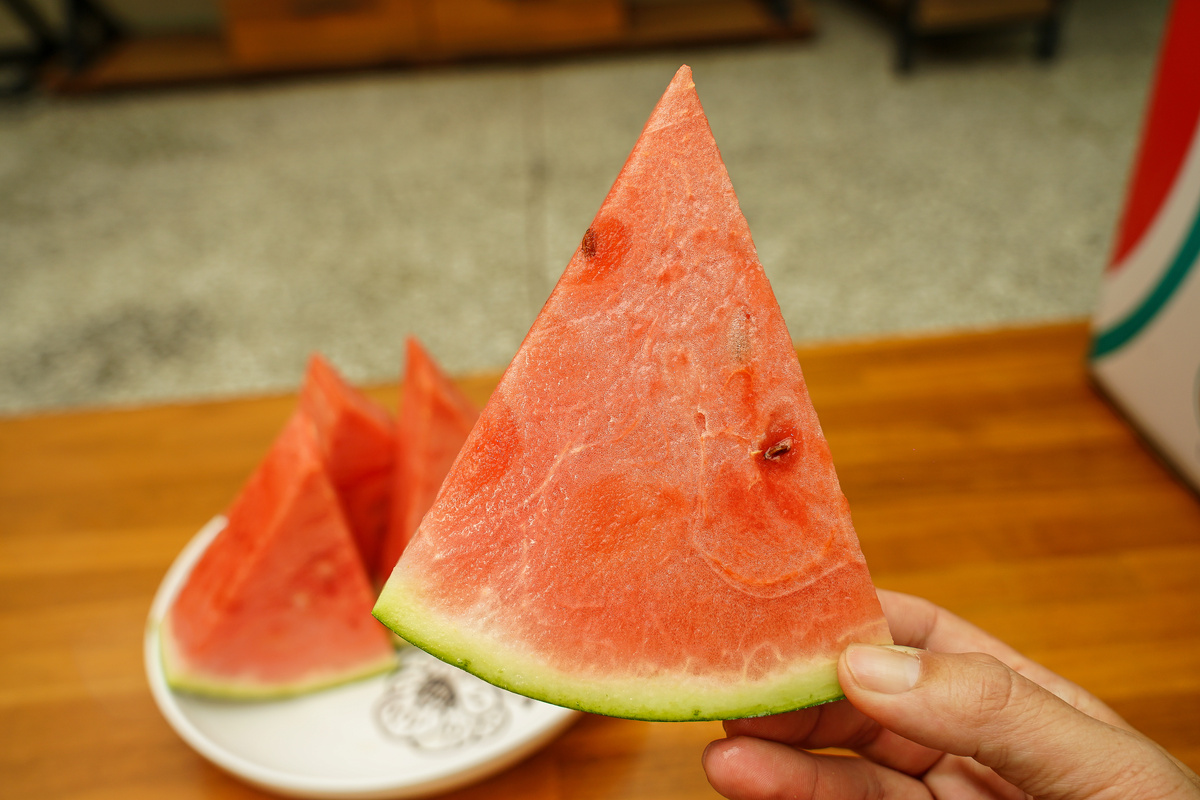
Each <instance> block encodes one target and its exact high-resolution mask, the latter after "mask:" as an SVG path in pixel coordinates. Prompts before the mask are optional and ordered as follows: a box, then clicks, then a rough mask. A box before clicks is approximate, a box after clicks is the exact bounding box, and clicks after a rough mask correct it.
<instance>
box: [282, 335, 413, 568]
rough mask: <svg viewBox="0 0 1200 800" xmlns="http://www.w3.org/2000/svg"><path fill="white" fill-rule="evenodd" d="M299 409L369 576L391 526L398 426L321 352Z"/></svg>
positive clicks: (310, 370)
mask: <svg viewBox="0 0 1200 800" xmlns="http://www.w3.org/2000/svg"><path fill="white" fill-rule="evenodd" d="M300 411H301V413H303V414H305V415H307V416H308V418H309V419H310V420H312V422H313V424H314V426H315V431H316V435H317V447H318V449H319V452H320V454H321V461H322V463H324V465H325V471H326V473H327V474H328V475H329V479H330V481H331V482H332V483H333V488H334V490H335V491H336V492H337V496H338V499H339V501H341V504H342V510H343V511H344V512H345V514H346V521H347V522H348V523H349V524H350V531H351V533H353V534H354V541H355V543H356V544H357V546H358V552H359V554H360V555H361V557H362V562H363V567H364V568H365V569H366V570H367V573H368V574H374V573H375V571H376V566H375V565H376V562H377V560H378V558H379V547H380V543H381V541H382V539H383V536H384V534H385V532H386V531H387V525H388V510H389V505H390V498H391V490H392V470H393V465H394V461H395V454H396V431H395V424H394V423H393V422H392V418H391V416H390V415H389V414H388V412H387V410H386V409H384V407H383V406H381V405H380V404H379V403H376V402H375V401H374V400H372V399H371V398H369V397H367V396H366V395H365V394H363V393H362V392H361V391H359V390H358V389H356V388H354V387H353V386H351V385H350V384H348V383H346V382H345V381H344V380H342V377H341V376H340V375H339V374H338V373H337V370H335V369H334V368H333V366H332V365H330V363H329V362H328V361H326V360H325V359H324V358H322V357H321V356H320V355H317V354H314V355H313V356H312V357H311V358H310V359H309V362H308V371H307V372H306V374H305V376H304V388H303V389H302V390H301V392H300Z"/></svg>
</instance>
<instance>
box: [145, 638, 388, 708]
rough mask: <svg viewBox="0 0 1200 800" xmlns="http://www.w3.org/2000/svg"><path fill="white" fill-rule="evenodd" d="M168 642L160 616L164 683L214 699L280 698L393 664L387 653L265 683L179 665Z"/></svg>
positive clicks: (380, 671) (355, 678)
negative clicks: (358, 662)
mask: <svg viewBox="0 0 1200 800" xmlns="http://www.w3.org/2000/svg"><path fill="white" fill-rule="evenodd" d="M172 641H173V640H172V638H171V634H170V624H169V621H168V620H167V619H164V620H163V621H162V622H161V623H159V626H158V642H159V655H160V658H161V660H162V667H163V678H164V679H165V680H166V682H167V686H169V687H170V688H171V689H172V690H174V691H178V692H185V693H187V694H194V695H198V696H202V697H209V698H213V699H217V700H284V699H287V698H291V697H298V696H300V695H305V694H311V693H313V692H319V691H323V690H325V689H332V688H333V687H335V686H342V685H344V684H348V683H354V682H357V681H360V680H366V679H367V678H372V677H374V676H376V675H381V674H383V673H386V672H390V671H391V670H393V669H395V668H396V664H397V661H396V656H395V654H394V653H388V654H387V655H385V656H382V657H380V658H378V659H376V660H373V661H369V662H365V663H363V664H361V665H358V666H356V667H354V668H352V669H348V670H338V671H331V672H325V673H320V674H316V675H310V676H308V677H306V678H304V679H303V680H299V681H293V682H290V683H269V684H268V683H260V682H256V681H246V680H236V679H229V678H225V677H222V676H217V675H211V676H205V675H203V674H201V673H199V672H198V671H196V670H193V669H188V668H187V667H185V666H184V665H183V659H182V658H180V656H179V655H178V654H176V653H174V648H172V647H171V644H170V643H171V642H172Z"/></svg>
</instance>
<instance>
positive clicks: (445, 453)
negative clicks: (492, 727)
mask: <svg viewBox="0 0 1200 800" xmlns="http://www.w3.org/2000/svg"><path fill="white" fill-rule="evenodd" d="M407 349H408V357H407V360H406V362H405V363H406V366H405V369H404V390H403V394H402V396H401V400H400V417H399V420H398V421H397V425H396V445H395V447H396V450H395V452H396V469H395V477H394V479H393V481H392V516H391V524H390V526H389V528H388V532H387V536H386V538H385V539H384V541H383V546H382V547H381V548H380V553H379V563H378V566H377V573H376V574H377V579H378V580H379V583H380V584H381V585H382V583H383V582H384V581H386V580H387V577H388V575H390V574H391V573H392V568H393V567H394V566H396V562H397V561H398V560H399V559H400V554H401V553H403V552H404V548H405V546H406V545H407V544H408V540H409V539H411V538H412V535H413V533H414V532H415V531H416V530H417V525H419V524H420V522H421V518H422V517H424V516H425V512H426V511H428V510H429V508H430V506H432V505H433V500H434V498H435V497H436V496H437V493H438V489H440V488H441V486H442V481H443V480H444V479H445V477H446V473H447V472H449V471H450V465H451V464H453V463H454V457H455V456H457V455H458V451H459V449H461V448H462V445H463V442H465V441H466V440H467V434H468V433H470V432H471V427H472V426H473V425H474V424H475V420H476V419H477V418H478V417H479V409H477V408H476V407H475V405H474V404H473V403H472V402H471V401H470V400H468V399H467V397H466V396H465V395H464V394H463V393H462V392H461V391H459V389H458V387H457V386H455V385H454V384H453V383H451V382H450V379H449V378H447V377H446V375H445V374H444V373H443V372H442V371H441V370H440V369H439V368H438V366H437V364H436V363H435V362H434V360H433V359H432V358H431V357H430V355H429V353H427V352H426V351H425V348H424V347H422V346H421V343H420V342H418V341H417V340H416V339H415V338H414V337H411V336H410V337H409V338H408V343H407Z"/></svg>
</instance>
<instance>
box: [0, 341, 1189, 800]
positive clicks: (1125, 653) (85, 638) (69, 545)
mask: <svg viewBox="0 0 1200 800" xmlns="http://www.w3.org/2000/svg"><path fill="white" fill-rule="evenodd" d="M1085 342H1086V330H1085V328H1084V326H1083V325H1082V324H1064V325H1057V326H1050V327H1038V328H1031V329H1022V330H1011V331H1004V332H992V333H984V334H970V335H957V336H950V337H941V338H932V339H911V340H887V341H880V342H870V343H855V344H840V345H832V346H829V345H825V346H817V347H811V348H802V349H801V351H800V358H801V363H802V365H803V366H804V370H805V374H806V377H807V379H808V382H809V386H810V389H811V392H812V396H813V400H814V402H815V404H816V406H817V410H818V413H819V414H820V415H821V419H822V422H823V424H824V427H825V430H826V434H827V435H828V438H829V440H830V443H831V445H832V448H833V453H834V458H835V461H836V463H837V465H838V471H839V474H840V476H841V479H842V483H843V487H844V489H845V491H846V494H847V496H848V497H849V499H850V503H851V507H852V509H853V512H854V518H855V522H856V526H857V528H858V531H859V535H860V538H861V540H862V544H863V550H864V551H865V553H866V556H867V561H868V563H869V564H870V565H871V568H872V573H873V575H874V577H875V579H876V583H877V584H878V585H880V586H883V587H887V588H891V589H898V590H902V591H907V592H913V593H916V594H921V595H924V596H926V597H929V598H931V599H933V600H935V601H937V602H938V603H941V604H942V605H944V606H946V607H948V608H950V609H952V610H954V611H956V612H958V613H959V614H962V615H963V616H965V617H967V618H968V619H970V620H973V621H975V622H976V623H978V624H980V625H982V626H984V627H986V628H988V629H990V630H991V631H993V632H995V633H996V634H998V635H1000V636H1001V637H1003V638H1005V639H1007V640H1008V641H1010V642H1011V643H1012V644H1014V645H1015V646H1017V647H1018V648H1019V649H1021V650H1024V651H1025V652H1026V653H1028V654H1029V655H1031V656H1033V657H1034V658H1036V659H1038V660H1040V661H1042V662H1043V663H1045V664H1047V665H1048V666H1050V667H1051V668H1053V669H1055V670H1057V671H1058V672H1060V673H1062V674H1064V675H1066V676H1068V677H1070V678H1072V679H1074V680H1076V681H1077V682H1079V683H1082V684H1083V685H1085V686H1086V687H1088V688H1090V689H1091V690H1092V691H1093V692H1095V693H1096V694H1098V695H1099V696H1100V697H1101V698H1103V699H1104V700H1106V701H1107V702H1109V703H1110V704H1111V705H1112V706H1114V707H1115V708H1116V709H1117V711H1118V712H1120V713H1121V714H1123V715H1124V716H1125V717H1126V718H1127V719H1128V720H1130V722H1132V723H1133V724H1134V725H1135V726H1137V727H1138V728H1140V729H1141V730H1143V731H1144V732H1145V733H1147V734H1148V735H1150V736H1151V737H1153V738H1154V739H1156V740H1157V741H1158V742H1160V743H1161V744H1162V745H1164V746H1165V747H1166V748H1167V749H1169V750H1170V751H1171V752H1173V753H1174V754H1175V755H1177V756H1178V757H1179V758H1181V759H1182V760H1183V761H1185V762H1186V763H1188V764H1190V765H1191V766H1192V767H1193V768H1200V502H1198V501H1197V497H1196V496H1195V495H1194V494H1193V493H1191V492H1190V491H1188V490H1187V489H1186V488H1184V486H1183V485H1182V484H1181V483H1180V482H1178V481H1177V480H1176V479H1175V478H1174V477H1173V476H1172V475H1171V473H1170V472H1169V471H1168V470H1166V469H1165V468H1164V467H1163V466H1161V465H1160V464H1159V463H1158V462H1157V461H1156V459H1155V458H1154V457H1153V456H1152V455H1151V454H1150V453H1149V452H1148V451H1147V450H1146V449H1145V448H1144V447H1143V446H1142V445H1141V444H1140V442H1139V440H1138V439H1137V438H1136V437H1135V436H1134V435H1133V434H1132V433H1131V432H1130V430H1129V429H1128V428H1127V427H1126V425H1125V424H1124V423H1123V422H1122V421H1121V419H1120V418H1119V417H1118V416H1117V415H1116V414H1115V413H1114V412H1113V411H1112V410H1111V409H1110V408H1109V406H1108V405H1107V404H1106V403H1105V402H1104V401H1103V400H1101V399H1100V397H1099V396H1098V395H1097V394H1096V392H1095V391H1094V389H1093V388H1092V387H1091V386H1090V385H1089V383H1088V381H1087V378H1086V374H1085V371H1084V362H1083V353H1084V351H1085ZM496 379H497V376H490V377H481V378H474V379H468V380H464V381H463V382H462V383H463V385H464V386H465V388H466V389H467V390H468V392H469V393H471V394H472V395H473V396H474V397H475V398H476V399H478V400H480V401H482V400H483V399H484V398H485V397H486V396H487V394H488V392H489V391H490V389H491V387H492V386H493V385H494V384H495V381H496ZM372 391H373V393H374V394H376V396H378V397H380V398H381V399H384V400H385V402H387V403H388V404H389V405H391V406H394V405H395V402H396V397H395V395H396V389H395V387H394V386H393V387H382V388H379V389H377V390H372ZM293 402H294V398H293V397H276V398H265V399H263V398H259V399H244V400H234V401H228V402H213V403H200V404H189V405H172V406H163V407H152V408H144V409H137V410H120V411H99V412H83V413H69V414H60V415H46V416H32V417H24V418H16V419H7V420H0V643H2V644H0V796H3V797H12V798H26V799H28V798H66V797H70V798H88V799H89V800H100V798H114V799H115V798H120V799H121V800H137V798H156V799H158V798H248V797H259V796H262V795H261V793H259V792H258V791H256V790H253V789H251V788H249V787H247V786H244V785H243V784H241V783H239V782H238V781H237V780H235V779H233V778H230V777H228V776H226V775H224V774H223V773H221V772H220V771H219V770H217V769H215V768H213V767H211V766H209V765H208V764H207V762H205V761H204V760H203V759H202V758H201V757H200V756H198V755H196V754H195V753H194V752H193V751H191V750H190V749H189V748H188V747H187V746H186V745H185V744H184V743H183V742H182V741H181V740H180V739H179V738H177V737H176V736H175V734H174V733H173V732H172V731H171V729H170V728H169V727H168V726H167V724H166V722H165V721H164V720H163V719H162V717H161V716H160V715H159V714H158V712H157V710H156V708H155V706H154V704H153V702H152V700H151V697H150V694H149V692H148V690H147V687H146V681H145V678H144V676H143V671H142V654H141V647H142V629H143V625H144V622H145V618H146V612H147V609H148V606H149V603H150V599H151V596H152V595H153V593H154V591H155V588H156V586H157V585H158V583H159V580H160V579H161V578H162V575H163V572H164V571H165V570H166V568H167V566H168V565H169V564H170V563H171V561H172V559H174V557H175V556H176V554H177V553H178V552H179V550H180V548H181V547H182V546H183V545H184V543H185V542H187V541H188V539H189V538H190V537H191V536H192V535H193V534H194V533H195V532H196V530H197V529H199V528H200V526H201V525H202V524H203V523H204V522H205V521H206V520H208V519H209V518H210V517H211V516H213V514H214V513H217V512H219V511H221V510H222V509H223V508H224V507H225V506H226V504H227V503H228V502H229V501H230V499H231V498H232V497H233V495H234V493H235V492H236V491H237V489H238V487H239V486H240V484H241V483H242V481H243V480H245V478H246V477H247V475H248V474H249V473H250V471H251V470H252V469H253V467H254V465H255V464H256V462H257V460H258V459H259V458H260V457H261V456H262V455H263V453H264V452H265V450H266V448H267V446H268V444H269V442H270V441H271V439H272V438H273V437H274V436H275V434H276V433H277V432H278V430H279V429H280V427H281V425H282V423H283V421H284V419H285V417H286V416H287V415H288V414H289V413H290V411H291V409H292V404H293ZM719 735H720V725H719V724H718V723H678V724H670V723H644V722H632V721H627V720H615V719H606V718H602V717H589V716H585V717H583V718H582V719H581V720H580V721H579V722H578V723H577V724H576V725H575V726H574V727H572V728H571V729H570V730H568V731H567V732H566V733H565V734H564V735H563V736H562V737H561V738H559V739H558V740H556V741H555V742H554V743H553V744H551V745H550V746H549V747H547V748H546V749H545V750H543V751H541V752H540V753H538V754H537V755H535V756H533V757H532V758H530V759H528V760H526V761H525V762H523V763H522V764H520V765H518V766H516V767H514V768H511V769H509V770H508V771H506V772H504V773H502V774H500V775H498V776H495V777H493V778H491V779H489V780H488V781H486V782H485V783H483V784H479V785H477V786H474V787H472V788H469V789H466V790H463V791H460V792H458V793H456V794H454V795H453V796H454V797H462V798H466V797H472V798H474V797H478V798H510V797H511V798H517V797H520V798H559V797H562V798H617V797H620V798H659V799H661V798H701V797H713V796H715V793H714V792H712V790H711V789H710V788H709V787H708V784H707V782H706V781H705V779H704V775H703V773H702V771H701V769H700V761H699V759H700V752H701V750H702V748H703V747H704V745H705V744H706V743H707V742H708V741H709V740H711V739H712V738H714V737H717V736H719Z"/></svg>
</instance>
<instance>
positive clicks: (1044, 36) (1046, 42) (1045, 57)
mask: <svg viewBox="0 0 1200 800" xmlns="http://www.w3.org/2000/svg"><path fill="white" fill-rule="evenodd" d="M1064 5H1066V4H1065V3H1063V2H1056V3H1052V4H1051V7H1050V13H1048V14H1047V15H1046V18H1045V19H1044V20H1042V22H1041V23H1040V24H1039V25H1038V36H1037V45H1036V50H1035V52H1036V53H1037V57H1038V58H1039V59H1041V60H1042V61H1050V60H1051V59H1053V58H1054V56H1055V55H1057V54H1058V43H1059V39H1060V38H1061V37H1062V15H1063V6H1064Z"/></svg>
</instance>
